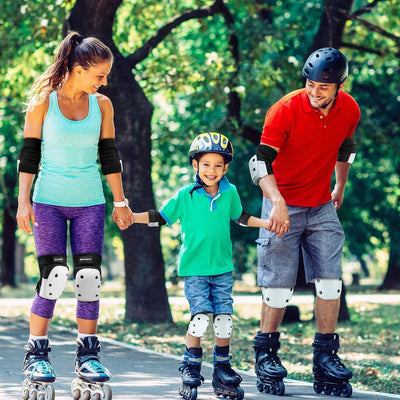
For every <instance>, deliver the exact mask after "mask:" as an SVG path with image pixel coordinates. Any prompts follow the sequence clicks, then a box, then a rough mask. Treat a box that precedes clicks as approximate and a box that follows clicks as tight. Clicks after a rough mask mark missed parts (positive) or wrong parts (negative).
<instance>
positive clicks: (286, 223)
mask: <svg viewBox="0 0 400 400" xmlns="http://www.w3.org/2000/svg"><path fill="white" fill-rule="evenodd" d="M289 228H290V218H289V213H288V210H287V207H286V205H285V204H281V205H274V206H273V207H272V210H271V215H270V219H269V222H268V225H267V229H268V230H269V231H270V232H273V233H276V234H277V235H278V238H281V237H282V236H283V235H284V234H285V233H287V232H289Z"/></svg>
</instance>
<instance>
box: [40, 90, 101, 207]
mask: <svg viewBox="0 0 400 400" xmlns="http://www.w3.org/2000/svg"><path fill="white" fill-rule="evenodd" d="M100 128H101V111H100V107H99V104H98V102H97V98H96V96H95V95H89V113H88V115H87V117H86V118H85V119H83V120H81V121H71V120H69V119H67V118H65V117H64V115H63V114H62V113H61V110H60V108H59V106H58V100H57V92H52V93H51V94H50V101H49V109H48V111H47V115H46V118H45V121H44V123H43V128H42V159H41V167H40V170H39V174H38V177H37V180H36V183H35V189H34V192H33V201H35V202H37V203H45V204H51V205H56V206H66V207H84V206H92V205H96V204H103V203H105V199H104V193H103V186H102V182H101V177H100V172H99V166H98V164H97V152H98V144H99V137H100Z"/></svg>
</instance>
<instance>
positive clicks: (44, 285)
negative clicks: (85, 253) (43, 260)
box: [39, 265, 68, 300]
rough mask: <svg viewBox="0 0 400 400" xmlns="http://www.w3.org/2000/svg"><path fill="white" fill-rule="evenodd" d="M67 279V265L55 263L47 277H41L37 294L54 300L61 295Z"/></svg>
mask: <svg viewBox="0 0 400 400" xmlns="http://www.w3.org/2000/svg"><path fill="white" fill-rule="evenodd" d="M67 280H68V267H67V266H66V265H55V266H54V267H53V268H52V270H51V271H50V274H49V276H48V278H47V279H46V278H41V280H40V291H39V296H40V297H43V298H44V299H48V300H56V299H58V298H59V297H60V296H61V293H62V292H63V290H64V288H65V285H66V284H67Z"/></svg>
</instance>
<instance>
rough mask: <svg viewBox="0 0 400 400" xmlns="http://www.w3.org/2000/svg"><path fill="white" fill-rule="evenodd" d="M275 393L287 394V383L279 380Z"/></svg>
mask: <svg viewBox="0 0 400 400" xmlns="http://www.w3.org/2000/svg"><path fill="white" fill-rule="evenodd" d="M275 393H276V394H277V395H278V396H283V395H284V394H285V384H284V383H283V382H282V381H278V382H277V385H276V388H275Z"/></svg>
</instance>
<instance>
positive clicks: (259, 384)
mask: <svg viewBox="0 0 400 400" xmlns="http://www.w3.org/2000/svg"><path fill="white" fill-rule="evenodd" d="M257 390H258V391H259V392H263V391H264V390H263V384H262V382H261V381H260V380H258V379H257Z"/></svg>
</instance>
